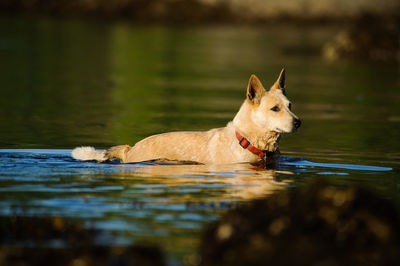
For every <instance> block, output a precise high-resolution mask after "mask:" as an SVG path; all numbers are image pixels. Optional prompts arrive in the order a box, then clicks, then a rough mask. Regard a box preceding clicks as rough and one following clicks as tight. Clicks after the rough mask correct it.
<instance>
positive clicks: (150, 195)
mask: <svg viewBox="0 0 400 266" xmlns="http://www.w3.org/2000/svg"><path fill="white" fill-rule="evenodd" d="M0 29H1V32H2V34H1V36H0V56H1V58H2V60H1V61H2V64H0V81H1V86H0V91H1V97H0V114H1V115H0V148H1V149H0V191H1V192H0V215H1V216H13V215H25V216H59V217H64V218H66V219H70V220H73V221H78V222H83V223H84V224H85V225H87V226H88V227H95V228H99V229H104V230H105V231H109V232H111V233H112V234H110V235H109V236H108V237H105V238H104V239H100V240H99V242H101V244H104V245H116V244H122V245H125V244H130V243H150V244H157V245H160V246H161V247H162V248H163V249H164V250H165V252H166V253H167V256H168V260H169V262H170V264H171V265H180V264H182V263H191V262H193V261H195V260H196V257H195V254H196V249H197V246H198V244H199V235H200V233H201V228H202V227H203V226H204V225H205V224H207V223H208V222H210V221H213V220H216V219H218V217H220V216H221V215H222V214H223V213H224V212H225V211H226V210H227V209H229V208H231V207H232V206H235V205H237V204H240V203H242V202H246V201H249V200H251V199H255V198H259V197H262V196H265V195H268V194H270V193H272V192H274V191H277V190H281V189H289V188H290V189H296V188H297V187H299V186H302V185H304V184H307V183H308V182H310V181H313V180H315V179H316V178H318V177H325V178H326V179H328V180H329V181H330V182H332V183H333V184H335V185H337V186H345V185H348V184H354V183H361V184H363V185H365V186H367V187H369V188H370V189H372V190H374V191H376V192H378V193H379V194H380V195H382V197H386V198H390V199H393V200H394V201H396V202H399V199H400V191H399V189H400V185H399V184H400V180H399V178H400V171H399V164H400V138H399V137H400V108H399V103H400V78H399V77H400V75H399V72H400V70H399V66H398V64H396V63H385V64H384V63H371V62H345V61H342V62H329V61H326V60H324V59H323V58H322V57H321V56H320V48H321V46H322V45H323V43H324V42H325V41H327V40H329V39H330V38H331V37H332V36H333V35H334V34H335V33H336V32H337V30H338V29H337V28H335V27H322V26H321V27H300V26H297V27H295V26H272V25H271V26H265V27H261V26H238V25H235V26H191V27H189V26H145V25H131V24H128V23H123V22H119V23H110V22H109V23H105V22H102V23H101V22H96V21H80V20H52V19H26V18H20V17H3V18H0ZM282 67H285V68H286V70H287V93H288V96H289V98H290V99H291V100H292V102H293V110H294V112H295V113H296V114H297V115H298V116H299V117H300V118H301V119H302V122H303V123H302V127H301V129H300V131H298V132H296V133H295V134H291V135H286V136H284V138H283V139H282V141H281V143H280V149H281V152H282V154H283V157H282V159H281V160H280V163H279V165H278V166H277V167H276V168H275V169H263V168H259V167H257V166H254V165H249V164H236V165H223V166H205V165H179V164H169V163H139V164H120V163H116V162H113V163H94V162H79V161H75V160H73V159H72V158H71V157H70V152H71V149H72V148H74V147H75V146H79V145H92V146H95V147H97V148H106V147H109V146H112V145H116V144H134V143H135V142H137V141H138V140H140V139H142V138H144V137H146V136H149V135H152V134H155V133H161V132H167V131H177V130H207V129H209V128H214V127H222V126H224V125H225V124H226V123H227V122H228V121H230V120H231V119H232V118H233V116H234V115H235V113H236V111H237V110H238V108H239V106H240V104H241V102H242V101H243V100H244V96H245V88H246V85H247V81H248V78H249V76H250V74H252V73H255V74H257V75H258V76H259V77H260V79H261V81H262V82H263V83H264V85H265V86H266V87H268V86H270V85H271V84H272V83H273V82H274V81H275V79H276V78H277V75H278V73H279V71H280V70H281V68H282Z"/></svg>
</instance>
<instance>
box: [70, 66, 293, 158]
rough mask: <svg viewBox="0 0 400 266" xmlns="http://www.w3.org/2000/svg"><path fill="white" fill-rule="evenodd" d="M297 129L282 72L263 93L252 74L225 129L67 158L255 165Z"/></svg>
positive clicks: (76, 152) (173, 134) (163, 136)
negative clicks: (284, 137)
mask: <svg viewBox="0 0 400 266" xmlns="http://www.w3.org/2000/svg"><path fill="white" fill-rule="evenodd" d="M299 127H300V120H299V119H298V118H297V116H296V115H295V114H293V113H292V112H291V103H290V102H289V100H288V99H287V98H286V94H285V70H284V69H283V70H282V71H281V73H280V75H279V77H278V79H277V81H276V82H275V83H274V85H272V87H271V88H270V89H268V90H265V89H264V87H263V85H262V84H261V82H260V80H259V79H258V78H257V77H256V76H255V75H251V77H250V80H249V84H248V86H247V97H246V100H245V101H244V103H243V104H242V106H241V107H240V110H239V112H238V113H237V114H236V116H235V118H234V119H233V121H231V122H229V123H228V125H227V126H226V127H223V128H215V129H211V130H209V131H194V132H171V133H164V134H159V135H154V136H150V137H148V138H145V139H143V140H141V141H139V142H138V143H136V144H135V145H134V146H133V147H131V146H129V145H119V146H114V147H111V148H109V149H107V150H104V151H96V150H95V149H94V148H92V147H79V148H75V149H74V150H73V151H72V157H73V158H75V159H78V160H97V161H105V160H109V159H113V158H118V159H120V160H121V161H122V162H124V163H127V162H139V161H147V160H153V159H160V158H166V159H169V160H181V161H195V162H201V163H215V164H221V163H237V162H256V161H259V160H260V158H264V157H266V156H267V155H274V154H278V153H279V152H278V141H279V136H280V134H281V133H290V132H293V131H295V130H296V129H298V128H299Z"/></svg>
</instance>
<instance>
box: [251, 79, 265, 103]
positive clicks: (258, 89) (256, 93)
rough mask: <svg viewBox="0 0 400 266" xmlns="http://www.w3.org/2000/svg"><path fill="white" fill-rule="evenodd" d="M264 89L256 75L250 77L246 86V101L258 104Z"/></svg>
mask: <svg viewBox="0 0 400 266" xmlns="http://www.w3.org/2000/svg"><path fill="white" fill-rule="evenodd" d="M264 92H265V89H264V87H263V85H262V84H261V81H260V80H259V79H258V78H257V76H256V75H254V74H253V75H251V76H250V79H249V84H248V85H247V99H248V100H249V101H250V102H252V103H259V102H260V101H261V97H262V96H263V94H264Z"/></svg>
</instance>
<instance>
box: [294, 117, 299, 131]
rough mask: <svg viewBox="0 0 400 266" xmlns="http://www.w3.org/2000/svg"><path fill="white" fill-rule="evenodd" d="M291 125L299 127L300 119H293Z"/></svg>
mask: <svg viewBox="0 0 400 266" xmlns="http://www.w3.org/2000/svg"><path fill="white" fill-rule="evenodd" d="M293 126H294V128H295V129H299V127H300V126H301V120H300V119H295V120H294V121H293Z"/></svg>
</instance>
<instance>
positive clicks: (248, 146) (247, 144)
mask: <svg viewBox="0 0 400 266" xmlns="http://www.w3.org/2000/svg"><path fill="white" fill-rule="evenodd" d="M235 133H236V138H237V139H238V140H239V145H240V146H242V148H243V149H247V150H249V151H250V152H251V153H253V154H255V155H258V156H260V157H261V158H264V156H265V152H263V151H262V150H259V149H257V148H256V147H254V146H253V145H251V143H250V141H248V140H247V139H246V138H245V137H243V136H242V135H240V133H239V132H237V131H235Z"/></svg>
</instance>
